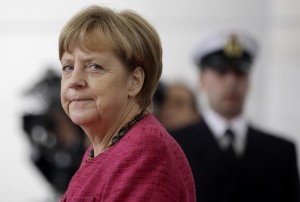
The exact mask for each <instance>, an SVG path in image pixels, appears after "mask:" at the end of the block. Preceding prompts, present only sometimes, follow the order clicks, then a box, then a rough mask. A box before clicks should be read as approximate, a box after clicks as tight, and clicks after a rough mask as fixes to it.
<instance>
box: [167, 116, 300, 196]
mask: <svg viewBox="0 0 300 202" xmlns="http://www.w3.org/2000/svg"><path fill="white" fill-rule="evenodd" d="M171 134H172V135H173V137H174V138H175V139H176V140H177V141H178V143H179V144H180V145H181V147H182V148H183V150H184V152H185V154H186V156H187V158H188V161H189V163H190V166H191V168H192V171H193V175H194V180H195V184H196V192H197V200H198V201H200V202H299V201H300V200H299V195H300V194H299V192H300V188H299V174H298V169H297V162H296V149H295V145H294V144H293V143H291V142H289V141H286V140H283V139H281V138H278V137H276V136H274V135H271V134H267V133H265V132H262V131H260V130H257V129H255V128H253V127H251V126H249V129H248V133H247V143H246V148H245V151H244V154H243V156H242V157H241V158H239V159H232V158H228V156H227V154H226V153H225V152H224V151H223V150H221V149H220V147H219V145H218V143H217V141H216V139H215V137H214V136H213V134H212V132H211V131H210V129H209V128H208V126H207V124H206V123H205V121H204V120H202V121H201V122H199V123H197V124H195V125H191V126H188V127H186V128H183V129H179V130H176V131H171Z"/></svg>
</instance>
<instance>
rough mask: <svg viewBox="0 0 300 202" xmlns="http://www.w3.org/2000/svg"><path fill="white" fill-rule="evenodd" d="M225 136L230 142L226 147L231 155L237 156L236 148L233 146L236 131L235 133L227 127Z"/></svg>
mask: <svg viewBox="0 0 300 202" xmlns="http://www.w3.org/2000/svg"><path fill="white" fill-rule="evenodd" d="M225 136H226V137H227V138H228V141H229V144H228V146H227V148H226V152H227V153H228V154H229V155H230V156H231V157H233V158H235V157H236V153H235V151H234V148H233V142H234V139H235V135H234V133H233V131H232V130H230V129H227V130H226V131H225Z"/></svg>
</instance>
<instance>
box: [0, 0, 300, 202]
mask: <svg viewBox="0 0 300 202" xmlns="http://www.w3.org/2000/svg"><path fill="white" fill-rule="evenodd" d="M97 2H101V3H102V4H104V5H107V6H109V7H112V8H116V9H123V8H129V9H134V10H136V11H137V12H139V13H140V14H142V15H143V16H144V17H145V18H146V19H148V20H149V21H150V22H151V23H152V24H153V25H154V26H155V27H156V28H157V30H158V32H159V34H160V36H161V39H162V44H163V48H164V57H163V59H164V70H163V76H162V79H164V80H167V81H170V80H174V79H181V80H185V81H186V82H187V83H188V84H189V85H190V86H193V87H196V85H197V78H198V75H197V69H196V68H195V67H194V65H193V64H192V62H191V50H192V48H193V47H194V44H195V43H196V42H197V41H198V40H199V39H200V37H201V36H202V33H203V31H205V30H206V29H208V28H213V27H215V26H217V25H240V26H242V27H244V28H246V29H248V30H250V31H251V32H252V33H255V34H256V36H257V37H258V38H259V40H260V42H261V47H262V50H261V56H260V57H259V58H258V61H257V64H256V66H255V68H254V70H253V78H252V82H253V83H252V84H253V85H252V89H251V93H250V95H249V101H248V103H247V114H248V116H249V117H250V118H251V119H252V121H253V122H254V123H255V124H257V125H259V126H260V127H263V128H266V129H268V130H270V131H276V132H278V133H279V134H281V136H284V137H286V138H289V139H291V140H293V141H295V143H297V144H298V145H299V144H300V136H299V135H298V133H299V131H300V124H299V123H300V107H299V106H298V103H299V101H300V92H299V90H297V86H299V85H300V79H298V77H299V76H300V59H299V56H300V55H299V53H300V40H298V36H300V21H299V19H300V13H299V12H298V11H299V9H298V8H299V6H300V3H299V2H298V1H296V0H285V1H280V0H277V1H261V0H245V1H240V0H226V1H217V0H201V1H200V0H188V1H186V0H185V1H183V0H182V1H171V0H165V1H161V0H151V1H145V0H106V1H91V0H85V1H79V0H72V1H58V0H47V1H46V0H43V1H39V0H27V1H22V0H10V1H7V2H6V3H2V5H1V7H0V30H1V31H0V44H1V46H0V56H1V59H2V60H1V67H0V71H1V75H2V79H0V86H1V87H2V88H1V94H2V96H1V102H0V103H1V104H0V111H1V113H0V121H1V126H2V135H1V136H0V143H1V146H0V153H1V162H2V163H1V167H0V190H1V191H0V201H5V202H6V201H12V202H20V201H26V202H27V201H28V202H29V201H30V202H32V201H46V200H47V199H48V198H49V196H50V195H51V194H52V191H51V189H50V187H49V185H47V183H46V182H45V181H44V179H43V178H42V177H41V175H40V174H39V173H38V172H37V171H36V170H35V168H34V167H33V166H32V164H31V162H30V160H29V152H30V147H29V143H28V141H27V139H26V138H25V134H24V132H23V131H22V128H21V120H20V119H21V115H22V113H23V112H24V111H26V110H28V108H29V107H30V103H28V102H26V101H25V100H24V99H23V97H22V95H21V94H22V92H23V91H24V90H25V89H27V87H28V86H30V85H31V84H33V83H34V81H37V80H38V79H39V78H40V76H41V75H42V74H43V72H44V71H45V68H46V67H47V66H48V65H49V64H50V65H53V66H55V67H57V68H58V69H57V70H58V71H59V62H58V60H57V39H58V35H59V32H60V29H61V27H62V26H63V24H64V23H65V22H66V21H67V20H68V19H69V18H70V17H71V16H72V15H73V14H74V13H75V12H77V11H78V10H79V9H80V8H82V7H83V6H87V5H89V4H92V3H97ZM299 146H300V145H299Z"/></svg>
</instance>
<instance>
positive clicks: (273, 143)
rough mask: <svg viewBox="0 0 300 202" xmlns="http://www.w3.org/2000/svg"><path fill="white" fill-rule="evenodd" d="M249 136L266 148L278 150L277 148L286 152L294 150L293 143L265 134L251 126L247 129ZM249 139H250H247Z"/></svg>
mask: <svg viewBox="0 0 300 202" xmlns="http://www.w3.org/2000/svg"><path fill="white" fill-rule="evenodd" d="M249 135H250V136H252V138H253V139H257V141H259V142H260V143H261V144H262V146H265V147H268V148H270V149H271V148H274V149H275V150H278V149H279V148H281V150H282V149H285V150H287V151H291V150H295V147H296V146H295V143H293V142H292V141H291V140H289V139H287V138H284V137H282V136H281V135H280V134H274V133H269V132H266V131H264V130H262V129H258V128H254V127H252V126H250V127H249ZM249 138H251V137H249Z"/></svg>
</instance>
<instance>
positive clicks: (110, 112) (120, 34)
mask: <svg viewBox="0 0 300 202" xmlns="http://www.w3.org/2000/svg"><path fill="white" fill-rule="evenodd" d="M59 58H60V61H61V64H62V83H61V84H62V85H61V86H62V87H61V88H62V89H61V101H62V105H63V108H64V110H65V112H66V113H67V115H68V116H69V117H70V118H71V120H72V121H73V122H74V123H75V124H78V125H79V126H80V127H81V128H82V129H83V130H84V131H85V133H86V134H87V135H88V137H89V139H90V140H91V142H92V145H91V147H90V148H88V149H87V151H86V154H85V156H84V157H83V160H82V164H81V165H80V167H79V169H78V171H77V172H76V174H75V175H74V176H73V178H72V180H71V182H70V184H69V187H68V189H67V191H66V193H65V194H64V196H63V197H62V199H61V201H81V202H82V201H109V202H113V201H135V202H136V201H164V202H168V201H170V202H171V201H172V202H174V201H178V202H179V201H180V202H184V201H189V202H190V201H195V200H196V199H195V188H194V181H193V178H192V173H191V169H190V167H189V165H188V162H187V160H186V158H185V155H184V153H183V152H182V150H181V148H180V147H179V146H178V144H177V143H176V142H175V141H174V139H172V138H171V136H170V135H169V134H168V133H167V132H166V130H165V129H164V128H163V127H162V125H161V124H160V123H159V122H158V121H157V120H156V119H155V118H154V116H153V115H152V114H151V113H150V112H149V111H150V110H149V108H150V106H151V99H152V96H153V94H154V91H155V89H156V86H157V83H158V80H159V78H160V75H161V72H162V50H161V44H160V40H159V37H158V35H157V33H156V31H155V29H154V28H153V27H152V26H151V25H150V24H149V23H148V22H147V21H145V20H144V19H143V18H142V17H141V16H139V15H137V14H135V13H133V12H131V11H124V12H120V13H117V12H115V11H112V10H111V9H108V8H103V7H98V6H91V7H89V8H86V9H84V10H82V11H81V12H79V13H78V14H77V15H75V16H74V17H73V18H72V19H71V20H70V21H69V22H68V23H67V24H66V25H65V27H64V28H63V30H62V32H61V34H60V38H59Z"/></svg>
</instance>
